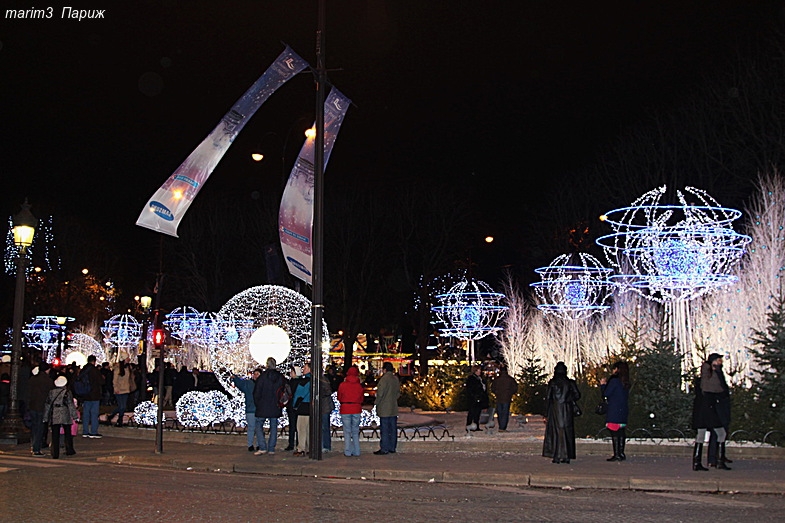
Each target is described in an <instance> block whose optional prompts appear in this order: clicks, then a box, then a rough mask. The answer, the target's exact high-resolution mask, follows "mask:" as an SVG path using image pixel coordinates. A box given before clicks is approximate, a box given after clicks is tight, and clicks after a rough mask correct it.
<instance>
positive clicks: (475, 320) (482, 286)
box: [431, 280, 507, 340]
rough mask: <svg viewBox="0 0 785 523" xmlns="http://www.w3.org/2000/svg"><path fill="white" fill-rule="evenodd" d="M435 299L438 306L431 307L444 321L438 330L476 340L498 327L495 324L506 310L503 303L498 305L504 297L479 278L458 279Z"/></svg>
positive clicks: (445, 333)
mask: <svg viewBox="0 0 785 523" xmlns="http://www.w3.org/2000/svg"><path fill="white" fill-rule="evenodd" d="M435 298H436V300H437V301H438V302H439V303H440V305H435V306H433V307H431V310H432V311H433V312H434V314H436V316H437V317H438V319H439V321H441V322H442V323H443V324H444V328H443V329H440V331H441V332H442V334H444V335H446V336H454V337H456V338H460V339H464V340H479V339H480V338H484V337H485V336H487V335H488V334H491V333H494V332H498V331H500V330H502V328H501V327H499V326H498V324H499V321H500V320H501V318H502V317H503V316H504V313H505V311H506V310H507V306H505V305H501V302H502V300H504V299H505V298H506V297H505V296H504V294H501V293H498V292H494V291H493V289H491V287H490V286H489V285H488V284H487V283H485V282H483V281H479V280H471V281H462V282H459V283H457V284H456V285H454V286H453V287H452V288H451V289H450V290H449V291H447V292H446V293H445V294H439V295H437V296H436V297H435Z"/></svg>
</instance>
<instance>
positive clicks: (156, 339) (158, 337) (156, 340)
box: [153, 329, 166, 349]
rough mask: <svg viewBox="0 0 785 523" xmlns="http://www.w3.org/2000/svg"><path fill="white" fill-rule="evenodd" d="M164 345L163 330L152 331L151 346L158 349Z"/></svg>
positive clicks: (164, 336)
mask: <svg viewBox="0 0 785 523" xmlns="http://www.w3.org/2000/svg"><path fill="white" fill-rule="evenodd" d="M164 343H166V331H165V330H163V329H153V345H155V348H156V349H160V348H161V347H163V346H164Z"/></svg>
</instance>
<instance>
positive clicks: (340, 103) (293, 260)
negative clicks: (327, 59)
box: [278, 88, 351, 283]
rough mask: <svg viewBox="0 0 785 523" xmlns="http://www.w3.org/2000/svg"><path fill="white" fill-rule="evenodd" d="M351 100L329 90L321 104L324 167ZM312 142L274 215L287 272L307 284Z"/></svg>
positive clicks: (310, 258) (308, 142)
mask: <svg viewBox="0 0 785 523" xmlns="http://www.w3.org/2000/svg"><path fill="white" fill-rule="evenodd" d="M349 104H351V100H349V99H348V98H346V97H345V96H344V95H343V94H341V92H340V91H338V89H335V88H333V89H332V91H330V94H329V96H328V97H327V99H326V100H325V101H324V167H325V169H326V168H327V162H328V160H329V159H330V152H331V151H332V149H333V144H335V139H336V138H337V137H338V131H339V130H340V129H341V123H342V122H343V117H344V116H345V115H346V110H347V109H348V108H349ZM314 149H315V139H314V138H308V139H307V140H306V141H305V144H303V147H302V149H300V154H299V156H298V157H297V161H296V162H295V164H294V167H293V168H292V173H291V174H290V175H289V181H288V182H287V183H286V188H285V189H284V192H283V197H282V198H281V208H280V212H279V213H278V236H279V237H280V239H281V249H282V250H283V256H284V259H285V260H286V266H287V267H289V272H290V273H292V275H294V276H295V277H297V278H300V279H301V280H303V281H305V282H306V283H311V278H312V267H313V253H312V250H311V235H312V232H313V181H314Z"/></svg>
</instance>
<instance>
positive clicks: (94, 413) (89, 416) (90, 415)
mask: <svg viewBox="0 0 785 523" xmlns="http://www.w3.org/2000/svg"><path fill="white" fill-rule="evenodd" d="M100 403H101V402H100V400H95V401H85V402H84V403H83V404H82V434H98V408H99V404H100ZM90 427H92V428H93V429H92V430H90Z"/></svg>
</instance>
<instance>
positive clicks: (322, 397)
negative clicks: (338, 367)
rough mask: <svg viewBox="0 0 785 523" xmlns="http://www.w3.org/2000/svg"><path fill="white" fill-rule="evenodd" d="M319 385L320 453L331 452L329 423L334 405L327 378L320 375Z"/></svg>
mask: <svg viewBox="0 0 785 523" xmlns="http://www.w3.org/2000/svg"><path fill="white" fill-rule="evenodd" d="M320 381H321V385H320V386H319V409H320V414H321V417H322V452H332V450H333V442H332V430H331V429H332V426H331V423H330V415H331V414H332V413H333V410H335V403H333V391H332V389H331V388H330V382H329V381H328V380H327V376H325V375H324V374H322V378H321V380H320Z"/></svg>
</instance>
